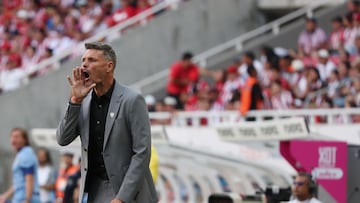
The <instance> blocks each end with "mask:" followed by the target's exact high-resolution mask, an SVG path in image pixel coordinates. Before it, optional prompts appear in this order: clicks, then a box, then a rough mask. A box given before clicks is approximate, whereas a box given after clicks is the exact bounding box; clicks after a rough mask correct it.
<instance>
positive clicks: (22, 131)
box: [11, 127, 30, 146]
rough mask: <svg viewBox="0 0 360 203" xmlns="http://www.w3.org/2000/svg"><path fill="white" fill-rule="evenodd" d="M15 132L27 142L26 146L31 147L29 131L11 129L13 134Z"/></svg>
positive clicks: (17, 128)
mask: <svg viewBox="0 0 360 203" xmlns="http://www.w3.org/2000/svg"><path fill="white" fill-rule="evenodd" d="M15 131H19V132H20V135H21V137H22V138H23V139H24V140H25V146H29V145H30V141H29V136H28V133H27V131H26V130H25V129H24V128H19V127H15V128H13V129H11V133H12V132H15Z"/></svg>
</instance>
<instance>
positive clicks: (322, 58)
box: [316, 49, 336, 82]
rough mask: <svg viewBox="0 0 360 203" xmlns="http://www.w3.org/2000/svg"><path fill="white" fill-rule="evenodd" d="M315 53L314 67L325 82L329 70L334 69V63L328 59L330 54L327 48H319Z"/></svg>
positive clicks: (329, 72)
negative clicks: (316, 61)
mask: <svg viewBox="0 0 360 203" xmlns="http://www.w3.org/2000/svg"><path fill="white" fill-rule="evenodd" d="M317 55H318V63H317V66H316V68H317V69H318V71H319V73H320V79H321V80H322V81H323V82H326V81H327V79H328V78H329V76H330V74H331V72H332V71H333V70H335V69H336V65H335V64H334V63H333V62H332V61H331V60H330V59H329V57H330V55H329V52H328V50H326V49H320V50H319V51H318V52H317Z"/></svg>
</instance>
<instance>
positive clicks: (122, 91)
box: [56, 42, 157, 203]
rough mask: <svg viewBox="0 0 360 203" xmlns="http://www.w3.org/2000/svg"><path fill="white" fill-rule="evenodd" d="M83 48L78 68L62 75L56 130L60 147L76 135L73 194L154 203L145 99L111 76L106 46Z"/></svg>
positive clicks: (111, 57)
mask: <svg viewBox="0 0 360 203" xmlns="http://www.w3.org/2000/svg"><path fill="white" fill-rule="evenodd" d="M85 48H86V51H85V53H84V55H83V57H82V64H81V67H76V68H74V69H73V73H72V77H70V76H68V81H69V84H70V86H71V98H70V101H69V105H68V108H67V111H66V113H65V116H64V118H63V119H62V120H61V122H60V124H59V126H58V128H57V132H56V137H57V141H58V143H59V144H60V145H62V146H64V145H68V144H70V143H71V142H72V141H73V140H74V139H75V138H76V137H77V136H80V138H81V146H82V147H81V158H82V159H81V184H80V192H79V198H80V200H82V197H83V195H84V192H87V193H88V203H106V202H108V203H110V202H111V203H155V202H157V196H156V191H155V187H154V183H153V180H152V177H151V174H150V170H149V161H150V153H151V146H150V145H151V143H150V123H149V118H148V112H147V109H146V105H145V101H144V99H143V97H142V96H141V95H139V94H137V93H135V92H134V91H132V90H130V89H129V88H127V87H125V86H122V85H120V84H119V83H117V82H116V81H115V79H114V69H115V66H116V54H115V52H114V50H113V49H112V48H111V46H109V45H107V44H103V43H99V42H94V43H86V44H85Z"/></svg>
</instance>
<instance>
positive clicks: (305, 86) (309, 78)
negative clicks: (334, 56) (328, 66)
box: [293, 67, 323, 106]
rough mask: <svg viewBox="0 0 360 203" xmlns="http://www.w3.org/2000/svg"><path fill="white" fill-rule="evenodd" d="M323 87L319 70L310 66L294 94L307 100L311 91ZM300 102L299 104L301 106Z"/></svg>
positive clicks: (300, 98)
mask: <svg viewBox="0 0 360 203" xmlns="http://www.w3.org/2000/svg"><path fill="white" fill-rule="evenodd" d="M321 87H323V83H322V82H321V80H320V74H319V71H318V70H317V69H316V68H315V67H308V68H307V70H306V72H305V77H302V78H301V79H300V80H299V83H298V85H297V86H296V87H295V89H294V90H293V91H294V94H295V96H296V98H298V99H299V100H298V101H300V100H305V98H306V97H307V96H308V95H309V93H310V92H314V91H316V90H318V89H320V88H321ZM299 105H300V103H298V104H297V106H299Z"/></svg>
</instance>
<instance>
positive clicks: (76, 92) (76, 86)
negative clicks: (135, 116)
mask: <svg viewBox="0 0 360 203" xmlns="http://www.w3.org/2000/svg"><path fill="white" fill-rule="evenodd" d="M67 78H68V81H69V84H70V86H71V99H70V101H71V102H72V103H78V104H80V103H81V102H82V100H83V99H84V98H85V97H86V95H87V94H88V93H89V92H90V91H91V90H92V89H93V88H94V87H95V86H96V84H95V83H92V82H91V81H90V80H89V79H86V78H85V77H84V75H83V69H82V68H81V67H78V66H77V67H76V68H74V69H73V77H70V76H68V77H67ZM0 203H1V202H0Z"/></svg>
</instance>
